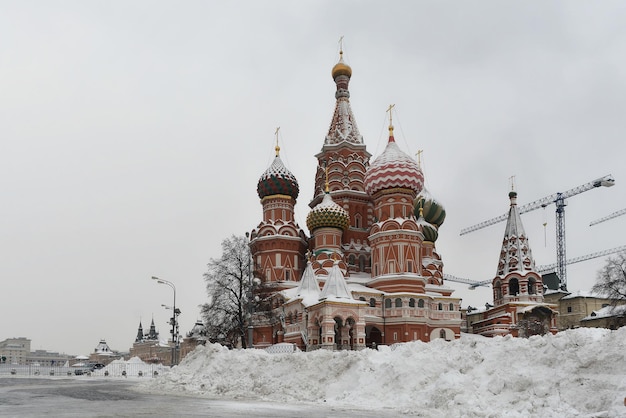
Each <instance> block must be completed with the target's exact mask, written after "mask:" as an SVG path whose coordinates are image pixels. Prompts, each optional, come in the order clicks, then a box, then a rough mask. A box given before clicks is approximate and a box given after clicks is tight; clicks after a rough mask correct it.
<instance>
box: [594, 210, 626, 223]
mask: <svg viewBox="0 0 626 418" xmlns="http://www.w3.org/2000/svg"><path fill="white" fill-rule="evenodd" d="M624 214H626V209H622V210H618V211H617V212H613V213H612V214H610V215H606V216H605V217H604V218H600V219H596V220H595V221H592V222H591V223H590V224H589V226H594V225H597V224H599V223H602V222H604V221H608V220H609V219H613V218H617V217H618V216H622V215H624Z"/></svg>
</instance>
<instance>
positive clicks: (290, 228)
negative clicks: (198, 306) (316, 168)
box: [250, 130, 307, 288]
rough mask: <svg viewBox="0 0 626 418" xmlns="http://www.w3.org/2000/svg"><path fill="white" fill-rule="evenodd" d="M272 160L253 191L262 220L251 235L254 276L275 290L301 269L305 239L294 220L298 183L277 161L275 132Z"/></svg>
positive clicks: (295, 275)
mask: <svg viewBox="0 0 626 418" xmlns="http://www.w3.org/2000/svg"><path fill="white" fill-rule="evenodd" d="M275 149H276V157H275V158H274V161H273V162H272V165H271V166H270V167H269V168H268V169H267V170H266V171H265V173H263V175H261V178H260V179H259V182H258V184H257V192H258V195H259V198H260V199H261V205H262V206H263V221H261V223H260V224H259V225H258V226H257V227H256V229H255V230H254V231H252V234H251V237H250V239H251V246H250V248H251V251H252V254H253V260H254V270H255V276H256V277H259V278H261V280H262V282H263V283H274V284H276V285H277V286H278V287H279V288H283V287H284V283H285V282H297V281H299V280H300V279H301V277H302V271H303V269H304V253H305V251H306V248H307V240H306V235H305V233H304V231H302V229H301V228H300V226H299V225H298V224H297V223H296V221H295V218H294V206H295V204H296V199H297V198H298V194H299V192H300V188H299V186H298V181H297V180H296V178H295V177H294V175H293V174H292V173H291V172H290V171H289V170H288V169H287V168H286V167H285V165H284V164H283V162H282V160H281V159H280V147H279V146H278V130H277V132H276V148H275Z"/></svg>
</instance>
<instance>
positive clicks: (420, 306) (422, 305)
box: [417, 299, 424, 308]
mask: <svg viewBox="0 0 626 418" xmlns="http://www.w3.org/2000/svg"><path fill="white" fill-rule="evenodd" d="M417 307H418V308H423V307H424V299H419V300H418V301H417Z"/></svg>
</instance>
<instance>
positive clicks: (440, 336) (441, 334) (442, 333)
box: [439, 329, 446, 340]
mask: <svg viewBox="0 0 626 418" xmlns="http://www.w3.org/2000/svg"><path fill="white" fill-rule="evenodd" d="M439 338H443V339H444V340H445V339H446V330H445V329H442V330H441V331H439Z"/></svg>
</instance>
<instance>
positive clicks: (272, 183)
mask: <svg viewBox="0 0 626 418" xmlns="http://www.w3.org/2000/svg"><path fill="white" fill-rule="evenodd" d="M257 192H258V194H259V197H260V198H261V199H263V198H264V197H266V196H272V195H286V196H291V197H292V198H293V199H294V200H295V199H297V198H298V194H299V193H300V186H298V181H297V180H296V177H295V176H294V175H293V174H291V171H289V170H287V167H285V165H284V164H283V162H282V160H281V159H280V156H279V155H278V151H276V158H274V162H272V165H271V166H270V167H269V168H268V169H267V170H266V171H265V173H263V175H261V178H260V179H259V183H258V185H257Z"/></svg>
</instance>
